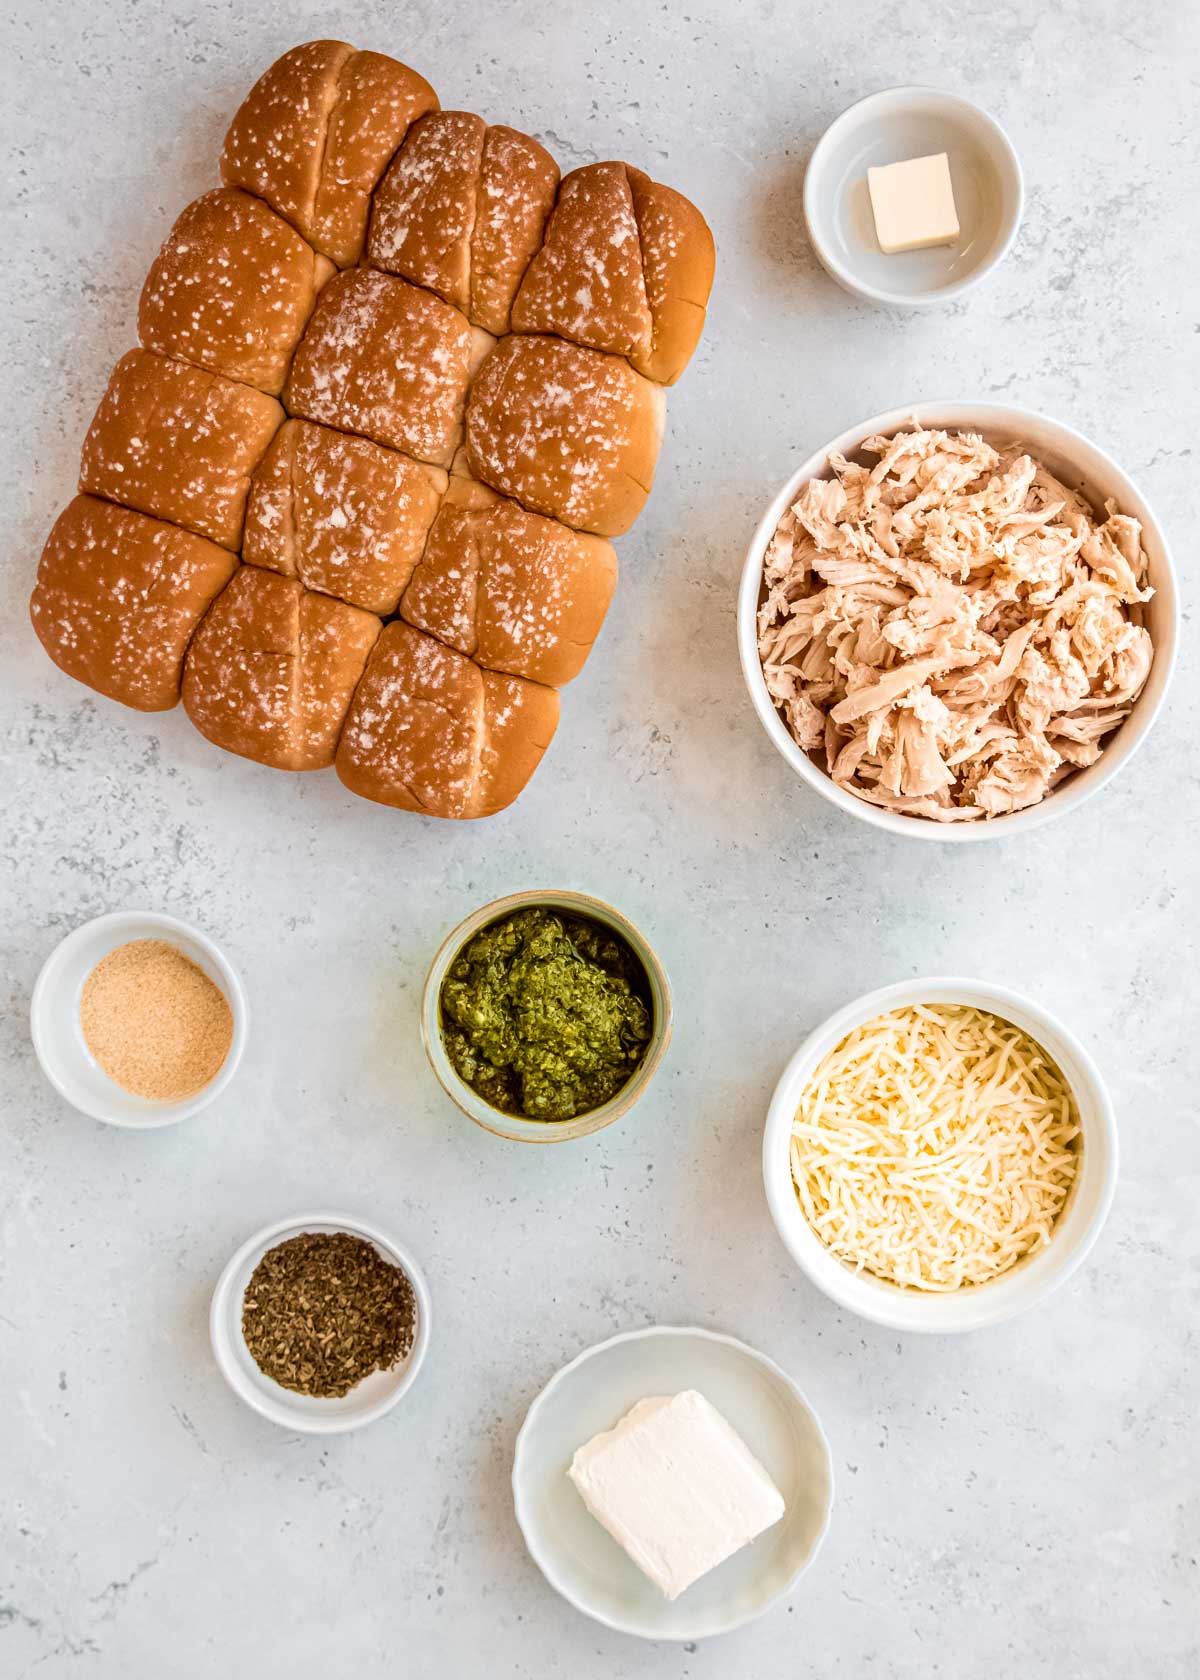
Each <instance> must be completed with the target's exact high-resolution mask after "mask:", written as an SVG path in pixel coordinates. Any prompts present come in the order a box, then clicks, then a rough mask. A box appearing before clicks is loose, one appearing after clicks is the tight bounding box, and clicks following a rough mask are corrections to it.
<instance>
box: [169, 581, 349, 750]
mask: <svg viewBox="0 0 1200 1680" xmlns="http://www.w3.org/2000/svg"><path fill="white" fill-rule="evenodd" d="M379 629H380V625H379V620H378V619H377V618H376V617H375V615H374V614H373V613H367V612H361V611H360V610H359V609H358V608H357V607H350V606H347V605H346V604H345V602H343V601H333V600H331V599H330V598H329V596H328V595H317V594H314V593H312V592H311V591H310V590H307V589H305V588H304V586H303V584H301V583H299V582H298V581H297V580H296V579H295V578H285V577H278V576H276V574H275V573H274V572H263V571H259V569H258V568H257V567H256V566H242V567H241V568H240V569H239V570H238V572H237V573H235V575H234V577H233V578H232V579H231V580H230V582H229V584H228V586H227V588H225V589H224V590H223V591H222V592H221V594H220V595H219V596H218V597H217V599H216V600H215V601H214V602H213V604H212V607H211V609H210V611H209V612H208V614H207V616H206V617H205V619H204V622H203V623H202V624H201V626H200V628H199V629H198V630H197V632H196V635H195V638H194V639H193V641H192V645H191V648H190V649H189V650H188V656H187V663H186V665H185V666H184V672H183V705H184V710H185V711H186V712H187V715H188V716H189V717H190V718H191V720H192V722H193V723H194V724H195V725H196V728H197V729H198V730H199V731H200V733H201V734H202V735H204V736H207V738H208V739H209V740H210V741H212V742H213V743H214V744H215V745H216V746H218V747H224V748H225V750H226V752H232V753H238V754H240V756H241V757H242V758H253V759H255V760H256V761H257V762H258V763H259V764H269V765H271V766H272V767H273V768H274V769H276V770H320V769H322V768H323V767H324V766H326V765H329V764H332V763H333V755H334V749H335V747H336V746H337V738H338V734H339V732H340V730H341V727H342V721H343V719H344V718H345V716H346V709H347V707H348V706H349V704H350V696H351V695H352V694H353V692H354V685H355V683H356V682H357V681H358V679H359V678H360V677H361V676H362V673H363V667H364V665H365V664H366V662H367V655H368V654H369V653H370V651H371V648H372V647H373V645H374V643H375V639H376V637H377V636H378V635H379Z"/></svg>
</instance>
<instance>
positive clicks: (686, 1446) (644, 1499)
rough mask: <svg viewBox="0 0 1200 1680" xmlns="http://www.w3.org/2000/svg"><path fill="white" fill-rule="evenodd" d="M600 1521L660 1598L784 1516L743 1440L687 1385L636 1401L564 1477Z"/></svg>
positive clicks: (585, 1449) (672, 1593)
mask: <svg viewBox="0 0 1200 1680" xmlns="http://www.w3.org/2000/svg"><path fill="white" fill-rule="evenodd" d="M568 1474H569V1476H570V1478H571V1480H572V1481H573V1482H574V1484H575V1486H576V1487H577V1488H578V1489H579V1492H580V1494H581V1495H582V1497H583V1502H584V1504H585V1505H586V1506H587V1508H588V1510H589V1511H590V1512H591V1513H592V1515H593V1516H594V1517H595V1519H596V1521H597V1522H598V1523H601V1524H602V1525H603V1526H604V1527H605V1528H606V1529H607V1530H608V1532H609V1533H610V1534H611V1535H612V1537H613V1539H614V1540H615V1541H617V1543H618V1544H619V1545H621V1546H623V1547H624V1548H625V1550H626V1551H627V1552H628V1554H629V1556H630V1557H631V1558H632V1559H633V1561H634V1563H636V1564H637V1566H638V1568H639V1569H641V1570H642V1571H643V1572H644V1573H645V1574H646V1575H648V1576H649V1577H650V1579H651V1580H652V1581H653V1582H654V1584H655V1586H656V1587H658V1589H659V1590H660V1592H662V1593H663V1594H665V1596H666V1597H667V1598H678V1597H679V1595H680V1593H681V1592H684V1591H686V1589H687V1588H688V1587H690V1586H691V1585H692V1583H693V1582H694V1581H698V1580H699V1579H700V1577H701V1575H706V1574H707V1573H708V1571H709V1570H710V1569H714V1568H715V1567H716V1566H717V1564H718V1563H722V1562H724V1560H725V1559H726V1558H727V1557H732V1555H733V1553H734V1552H737V1551H740V1550H741V1548H742V1547H743V1546H745V1545H746V1544H747V1543H748V1542H749V1541H751V1540H753V1539H754V1537H755V1535H757V1534H761V1533H762V1532H763V1530H764V1529H767V1528H770V1527H771V1525H772V1523H777V1522H778V1521H779V1519H780V1517H782V1515H783V1511H784V1504H783V1496H782V1494H781V1493H780V1491H779V1489H778V1488H777V1487H776V1486H775V1484H774V1482H773V1481H772V1480H771V1478H770V1476H768V1475H767V1472H766V1471H765V1470H764V1469H763V1467H762V1465H761V1464H760V1463H759V1462H758V1460H757V1459H756V1458H755V1457H754V1455H753V1454H752V1453H751V1451H750V1449H749V1448H748V1447H747V1446H746V1443H745V1442H744V1441H743V1440H742V1438H741V1436H740V1435H738V1434H737V1432H736V1431H735V1430H734V1429H733V1428H732V1427H731V1426H730V1425H729V1424H728V1423H727V1422H726V1421H725V1419H724V1418H723V1417H722V1416H721V1414H720V1412H718V1411H717V1409H716V1407H715V1406H711V1405H710V1404H709V1402H708V1401H707V1400H706V1399H705V1398H704V1396H703V1395H702V1394H699V1393H697V1392H696V1390H695V1389H694V1388H692V1389H687V1390H686V1391H685V1392H684V1393H683V1394H676V1395H674V1396H666V1395H658V1396H651V1397H649V1398H648V1399H645V1400H639V1401H638V1403H637V1405H636V1406H634V1407H633V1408H632V1409H631V1410H630V1411H628V1412H626V1414H625V1416H624V1417H623V1418H622V1419H621V1421H620V1422H619V1423H618V1424H616V1425H615V1427H614V1428H612V1429H606V1430H604V1431H603V1433H602V1434H599V1435H594V1436H593V1437H592V1439H591V1440H590V1441H587V1442H586V1443H585V1444H584V1445H583V1446H582V1447H580V1448H579V1451H578V1452H577V1453H576V1454H575V1457H574V1459H573V1460H572V1461H571V1468H570V1470H569V1471H568Z"/></svg>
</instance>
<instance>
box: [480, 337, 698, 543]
mask: <svg viewBox="0 0 1200 1680" xmlns="http://www.w3.org/2000/svg"><path fill="white" fill-rule="evenodd" d="M665 412H666V405H665V402H664V398H663V393H662V389H661V387H660V386H658V385H656V384H653V383H652V382H651V381H650V380H648V379H643V378H642V376H641V375H640V374H638V373H635V372H634V371H633V369H632V368H631V367H630V366H629V363H628V362H626V361H624V360H623V359H622V358H621V357H619V356H610V355H605V354H603V353H601V352H600V351H597V350H585V349H583V348H582V347H581V346H580V345H577V344H567V343H564V342H563V340H562V339H559V338H544V337H520V336H516V335H514V336H511V337H509V338H504V339H501V341H500V343H499V344H497V346H496V348H495V349H494V350H493V351H492V352H491V354H490V355H489V356H488V357H487V359H486V360H485V362H484V363H483V366H482V367H481V368H480V370H479V373H478V374H477V376H476V378H475V383H474V385H473V386H472V388H471V399H470V402H469V404H468V407H467V459H468V461H469V463H470V468H471V472H472V473H473V474H474V476H475V477H476V478H481V479H483V481H484V483H485V484H490V485H491V487H492V488H493V489H494V490H499V491H501V492H502V493H503V494H504V495H506V496H513V497H515V498H516V500H517V501H519V502H523V503H524V504H525V506H526V507H528V508H531V509H533V511H534V512H536V513H545V514H549V515H550V517H551V518H553V519H561V520H562V522H563V523H564V524H565V525H574V526H575V527H576V528H577V529H579V530H581V531H592V532H594V533H595V534H596V535H597V536H601V537H619V536H620V535H621V534H622V533H623V532H624V531H627V530H628V529H629V527H630V526H631V525H632V524H633V522H634V520H635V519H636V518H637V516H638V514H639V513H640V512H641V511H642V508H643V506H644V505H645V501H646V497H647V496H648V495H649V493H650V486H651V484H652V483H653V480H654V465H655V462H656V461H657V459H658V451H659V447H660V445H661V443H662V434H663V423H664V418H665Z"/></svg>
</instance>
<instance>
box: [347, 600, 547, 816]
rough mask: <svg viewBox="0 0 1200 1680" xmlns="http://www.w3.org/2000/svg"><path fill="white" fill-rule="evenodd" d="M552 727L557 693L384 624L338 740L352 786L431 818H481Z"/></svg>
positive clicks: (526, 769) (537, 758) (499, 804)
mask: <svg viewBox="0 0 1200 1680" xmlns="http://www.w3.org/2000/svg"><path fill="white" fill-rule="evenodd" d="M557 725H558V694H557V692H556V691H555V690H554V689H552V688H544V687H543V686H542V685H541V684H540V683H532V682H526V681H524V679H523V678H521V677H510V676H502V675H501V674H500V673H499V672H496V671H483V670H480V668H479V666H478V665H476V664H475V663H474V662H473V661H472V660H470V659H467V658H464V656H463V655H462V654H461V653H455V652H454V650H453V649H452V648H448V647H445V646H443V644H442V643H441V642H438V641H435V640H434V638H433V637H432V636H425V635H422V633H421V632H420V631H419V630H414V629H412V628H410V626H409V625H407V624H401V623H400V622H399V621H398V620H397V621H394V622H393V623H391V624H389V625H386V626H385V628H384V631H383V634H382V635H381V636H380V638H379V640H378V642H376V644H375V648H374V650H373V652H372V654H371V658H370V660H369V661H368V663H367V669H366V672H365V674H364V676H363V679H362V681H361V682H360V683H359V685H358V688H357V690H356V692H355V695H354V701H353V704H352V705H351V707H350V714H349V716H348V717H347V719H346V726H345V728H344V729H343V731H342V738H341V740H340V742H339V743H338V750H337V760H336V767H337V773H338V775H339V776H340V777H341V779H342V781H343V782H344V783H345V785H346V786H347V787H348V788H349V789H350V791H351V792H352V793H357V794H361V795H362V797H363V798H364V799H374V800H376V801H377V802H378V803H379V804H381V805H394V806H397V807H399V808H400V809H401V810H404V811H419V812H422V813H424V814H425V815H426V816H431V817H455V818H469V817H488V816H492V815H494V814H495V812H497V811H502V810H503V809H504V807H505V806H506V805H510V804H511V803H512V801H513V800H514V799H515V798H516V797H517V795H518V794H519V793H520V792H521V789H522V788H523V787H524V786H525V784H526V782H527V781H528V780H529V778H530V776H532V775H533V772H534V771H535V770H536V769H537V767H538V764H539V763H540V762H541V758H542V754H543V753H544V752H545V750H546V748H547V747H548V746H549V744H550V740H551V737H552V736H553V734H554V731H555V729H556V727H557Z"/></svg>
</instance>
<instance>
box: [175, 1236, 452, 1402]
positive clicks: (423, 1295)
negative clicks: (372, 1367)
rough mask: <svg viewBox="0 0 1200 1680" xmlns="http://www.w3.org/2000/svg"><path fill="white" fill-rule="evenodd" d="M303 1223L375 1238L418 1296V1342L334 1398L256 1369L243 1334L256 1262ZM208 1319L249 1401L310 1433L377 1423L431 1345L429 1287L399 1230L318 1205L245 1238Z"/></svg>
mask: <svg viewBox="0 0 1200 1680" xmlns="http://www.w3.org/2000/svg"><path fill="white" fill-rule="evenodd" d="M306 1231H316V1232H332V1233H337V1232H341V1231H345V1232H349V1234H350V1235H351V1236H352V1237H362V1238H363V1239H364V1240H365V1241H366V1242H369V1243H373V1244H374V1245H375V1247H376V1248H377V1249H378V1250H379V1252H380V1254H382V1255H383V1258H384V1259H385V1260H387V1261H389V1262H391V1264H392V1265H395V1266H400V1267H401V1268H402V1269H403V1271H404V1272H405V1274H406V1276H407V1277H408V1280H409V1282H410V1283H411V1284H412V1289H413V1296H414V1299H415V1302H416V1326H415V1329H414V1334H413V1344H412V1347H411V1348H410V1349H409V1351H408V1353H407V1354H406V1356H405V1357H404V1358H403V1359H402V1360H400V1362H399V1363H398V1364H396V1365H394V1366H393V1367H392V1369H391V1370H390V1371H372V1373H371V1375H370V1376H369V1377H364V1378H363V1380H362V1382H360V1383H359V1384H358V1386H357V1387H356V1388H352V1389H351V1390H350V1392H349V1394H343V1395H342V1396H341V1398H340V1399H336V1400H323V1399H317V1398H314V1397H313V1396H311V1395H307V1394H293V1393H292V1391H291V1389H288V1388H281V1387H280V1385H279V1384H278V1383H277V1382H273V1381H272V1380H271V1378H270V1377H268V1376H265V1375H264V1374H263V1372H262V1371H260V1370H259V1368H258V1366H257V1365H256V1364H255V1363H254V1358H253V1356H252V1354H251V1353H250V1350H249V1348H247V1346H246V1343H245V1339H244V1337H243V1336H242V1298H243V1296H244V1295H245V1293H246V1286H247V1284H248V1283H249V1282H250V1279H251V1277H252V1276H253V1274H254V1268H255V1267H256V1266H257V1265H258V1262H259V1261H260V1260H261V1259H262V1257H263V1255H264V1254H265V1253H266V1252H267V1250H268V1249H270V1248H275V1247H276V1246H277V1245H278V1244H279V1243H281V1242H286V1241H287V1240H288V1238H289V1237H298V1236H300V1235H301V1234H302V1233H304V1232H306ZM208 1327H209V1334H210V1335H211V1337H212V1348H213V1354H214V1355H215V1357H216V1361H217V1364H218V1366H219V1367H220V1371H221V1375H222V1376H223V1377H224V1378H225V1381H226V1382H227V1383H228V1384H229V1386H230V1388H231V1389H232V1390H233V1392H234V1393H235V1394H236V1395H237V1396H238V1398H239V1399H240V1400H244V1401H245V1402H246V1404H247V1406H250V1407H252V1408H253V1410H254V1411H256V1412H258V1413H259V1414H260V1415H261V1416H262V1417H265V1418H268V1419H269V1420H270V1422H272V1423H277V1424H279V1426H280V1428H282V1429H295V1430H299V1431H300V1432H301V1433H303V1434H305V1435H340V1434H344V1433H345V1431H346V1430H348V1429H359V1428H361V1426H362V1425H363V1424H364V1423H373V1422H374V1421H375V1419H376V1418H380V1417H382V1416H383V1414H384V1413H385V1412H390V1411H391V1409H392V1407H393V1406H394V1405H396V1403H397V1401H399V1400H400V1399H402V1398H403V1396H404V1395H405V1394H407V1393H408V1391H409V1389H410V1388H411V1387H412V1385H413V1383H414V1382H415V1381H416V1380H417V1373H418V1372H419V1371H420V1369H421V1366H422V1364H423V1363H424V1360H425V1354H426V1352H427V1351H428V1348H429V1330H430V1306H429V1289H428V1287H427V1285H426V1283H425V1278H424V1274H423V1273H422V1271H421V1268H420V1267H419V1266H418V1265H417V1262H416V1261H415V1260H414V1259H413V1257H412V1255H411V1254H410V1253H409V1251H408V1250H407V1249H406V1248H405V1247H403V1245H402V1244H401V1243H398V1242H397V1241H396V1239H395V1238H394V1237H390V1236H388V1235H387V1233H386V1232H384V1231H380V1230H379V1229H378V1228H377V1227H376V1226H374V1225H368V1224H367V1223H366V1222H365V1221H364V1220H361V1219H354V1218H351V1217H349V1216H348V1215H346V1214H341V1213H313V1214H308V1215H304V1216H301V1217H299V1218H294V1219H281V1220H280V1221H279V1223H278V1224H277V1225H268V1226H267V1227H266V1229H265V1230H262V1231H258V1232H256V1233H255V1235H254V1236H252V1237H251V1238H250V1240H249V1241H248V1242H245V1243H243V1244H242V1246H241V1248H239V1249H238V1251H237V1253H236V1254H235V1255H234V1256H233V1258H232V1259H231V1260H230V1261H229V1263H228V1265H227V1266H226V1267H225V1270H224V1271H223V1272H222V1273H221V1276H220V1278H219V1279H218V1280H217V1287H216V1289H215V1290H214V1291H213V1298H212V1307H211V1309H210V1311H209V1315H208Z"/></svg>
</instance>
